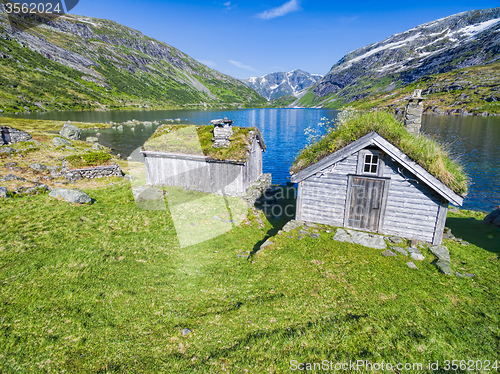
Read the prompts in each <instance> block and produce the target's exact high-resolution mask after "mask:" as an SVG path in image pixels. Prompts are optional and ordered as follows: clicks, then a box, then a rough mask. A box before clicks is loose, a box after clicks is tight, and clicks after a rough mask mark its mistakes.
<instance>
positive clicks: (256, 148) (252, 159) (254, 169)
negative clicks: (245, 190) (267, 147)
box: [243, 139, 262, 186]
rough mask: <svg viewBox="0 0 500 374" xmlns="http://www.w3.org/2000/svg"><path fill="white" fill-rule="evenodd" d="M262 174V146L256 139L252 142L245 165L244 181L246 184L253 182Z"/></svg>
mask: <svg viewBox="0 0 500 374" xmlns="http://www.w3.org/2000/svg"><path fill="white" fill-rule="evenodd" d="M261 175H262V148H261V146H260V145H259V143H258V141H257V139H254V141H253V143H252V150H251V152H250V156H249V157H248V161H247V163H246V165H245V175H244V177H243V180H244V183H246V185H247V186H249V185H250V184H252V183H253V182H255V181H256V180H257V179H259V177H260V176H261Z"/></svg>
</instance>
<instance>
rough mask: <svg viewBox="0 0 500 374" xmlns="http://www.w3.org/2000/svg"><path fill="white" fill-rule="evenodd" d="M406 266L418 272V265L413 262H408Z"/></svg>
mask: <svg viewBox="0 0 500 374" xmlns="http://www.w3.org/2000/svg"><path fill="white" fill-rule="evenodd" d="M406 265H408V267H409V268H410V269H417V270H418V267H417V265H415V264H414V263H413V262H411V261H410V262H407V263H406Z"/></svg>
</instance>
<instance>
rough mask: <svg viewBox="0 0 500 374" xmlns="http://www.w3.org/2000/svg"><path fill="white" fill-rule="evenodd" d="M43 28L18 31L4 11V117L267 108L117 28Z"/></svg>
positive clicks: (60, 22) (83, 23)
mask: <svg viewBox="0 0 500 374" xmlns="http://www.w3.org/2000/svg"><path fill="white" fill-rule="evenodd" d="M33 17H35V16H33ZM37 20H38V21H40V20H41V21H43V24H42V25H40V26H35V27H33V28H28V29H26V31H21V30H16V29H15V30H12V29H11V26H10V24H9V23H8V20H7V17H6V14H5V13H4V12H3V7H2V6H1V5H0V110H2V111H4V112H24V111H36V110H68V109H96V108H103V109H104V108H124V107H132V108H134V107H135V108H137V107H146V108H160V107H161V108H167V107H199V106H201V107H206V106H208V107H217V108H218V107H228V106H244V105H251V106H252V105H261V104H264V103H265V99H264V98H263V97H261V96H260V95H259V94H258V93H257V92H255V91H254V90H252V89H250V88H248V87H246V86H245V85H244V84H242V83H241V82H240V81H238V80H236V79H234V78H231V77H229V76H227V75H224V74H222V73H220V72H217V71H215V70H213V69H210V68H208V67H207V66H205V65H203V64H200V63H199V62H197V61H195V60H194V59H192V58H191V57H189V56H187V55H186V54H184V53H182V52H181V51H179V50H178V49H176V48H174V47H172V46H170V45H168V44H166V43H163V42H159V41H157V40H154V39H152V38H150V37H147V36H145V35H143V34H142V33H140V32H138V31H136V30H133V29H130V28H128V27H125V26H122V25H120V24H117V23H115V22H112V21H108V20H101V19H95V18H89V17H83V16H74V15H64V16H61V17H59V18H57V19H55V20H49V19H40V17H37ZM17 22H21V23H23V24H27V23H29V22H32V20H31V19H27V18H23V19H20V18H19V19H18V20H17Z"/></svg>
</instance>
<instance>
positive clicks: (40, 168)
mask: <svg viewBox="0 0 500 374" xmlns="http://www.w3.org/2000/svg"><path fill="white" fill-rule="evenodd" d="M29 167H30V168H31V169H33V170H35V171H44V170H47V166H45V165H42V164H30V165H29Z"/></svg>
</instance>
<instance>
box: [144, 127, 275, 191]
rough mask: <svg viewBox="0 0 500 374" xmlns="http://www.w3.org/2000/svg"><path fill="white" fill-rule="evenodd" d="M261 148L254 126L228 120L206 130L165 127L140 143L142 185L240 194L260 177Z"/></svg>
mask: <svg viewBox="0 0 500 374" xmlns="http://www.w3.org/2000/svg"><path fill="white" fill-rule="evenodd" d="M265 149H266V147H265V144H264V140H263V139H262V136H261V134H260V131H259V130H258V129H257V128H244V127H233V126H232V121H231V120H227V119H224V120H214V121H212V125H209V126H194V125H165V126H163V127H161V128H158V129H157V131H156V132H155V134H153V136H152V137H151V138H150V139H149V140H148V141H147V142H146V143H145V144H144V146H143V150H142V152H141V153H142V154H143V155H144V159H145V166H146V183H147V184H148V185H152V186H159V185H166V186H178V187H183V188H186V189H188V190H196V191H201V192H210V193H216V194H221V195H229V196H243V195H245V193H246V191H247V189H248V187H249V186H250V185H251V184H252V183H253V182H255V181H257V180H258V179H259V177H260V176H261V175H262V154H263V152H264V150H265Z"/></svg>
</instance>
